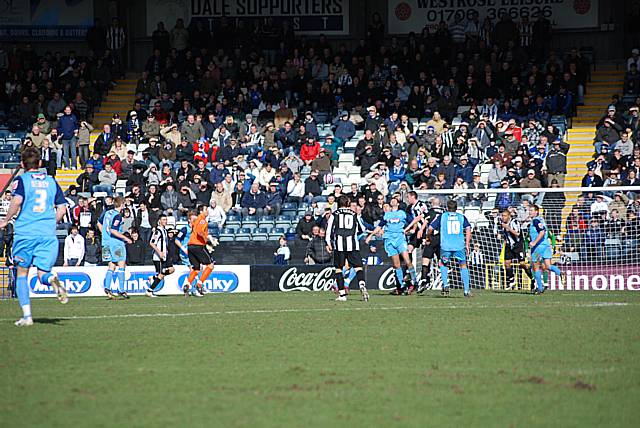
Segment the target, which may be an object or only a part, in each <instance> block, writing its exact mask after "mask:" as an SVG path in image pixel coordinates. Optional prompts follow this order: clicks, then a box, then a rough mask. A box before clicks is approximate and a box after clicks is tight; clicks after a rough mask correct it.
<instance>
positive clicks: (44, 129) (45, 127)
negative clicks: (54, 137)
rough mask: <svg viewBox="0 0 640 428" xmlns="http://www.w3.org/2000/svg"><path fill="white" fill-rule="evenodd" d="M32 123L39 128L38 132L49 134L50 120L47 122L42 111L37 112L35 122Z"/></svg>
mask: <svg viewBox="0 0 640 428" xmlns="http://www.w3.org/2000/svg"><path fill="white" fill-rule="evenodd" d="M34 125H38V128H40V132H41V133H42V134H44V135H49V133H50V132H51V122H49V121H48V120H47V118H46V117H45V115H44V114H42V113H38V116H37V117H36V123H34ZM36 147H37V146H36Z"/></svg>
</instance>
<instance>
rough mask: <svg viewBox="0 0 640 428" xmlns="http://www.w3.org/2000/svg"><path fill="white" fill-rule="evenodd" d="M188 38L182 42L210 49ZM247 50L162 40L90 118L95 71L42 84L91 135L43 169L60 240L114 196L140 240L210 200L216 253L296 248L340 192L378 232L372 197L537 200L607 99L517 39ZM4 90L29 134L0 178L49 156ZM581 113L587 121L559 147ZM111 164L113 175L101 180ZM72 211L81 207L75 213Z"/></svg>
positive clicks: (570, 58)
mask: <svg viewBox="0 0 640 428" xmlns="http://www.w3.org/2000/svg"><path fill="white" fill-rule="evenodd" d="M501 24H504V23H501ZM507 24H509V25H510V24H513V25H514V26H515V25H516V24H515V23H509V22H507ZM507 24H505V25H507ZM273 30H274V31H275V33H276V34H278V32H279V31H285V30H286V31H289V32H290V31H291V29H290V28H288V29H285V30H281V29H277V28H274V29H273ZM171 31H172V32H176V31H178V32H179V31H182V30H181V29H175V28H174V29H173V30H171ZM189 31H196V29H195V28H192V29H189ZM197 31H198V34H197V35H196V34H195V33H194V34H193V35H192V37H191V40H194V38H196V37H205V38H208V37H211V35H210V34H209V35H207V34H201V33H200V32H201V31H202V29H199V30H197ZM205 31H206V30H205ZM265 31H266V30H265ZM514 34H517V32H516V33H514ZM254 36H255V38H254V39H252V40H240V39H239V41H238V45H236V46H224V47H221V48H220V49H217V50H216V51H208V50H207V49H201V46H200V43H196V44H195V45H197V46H198V48H196V47H195V45H194V46H191V47H189V48H187V49H185V50H181V51H178V50H176V49H175V47H174V46H171V45H165V43H166V40H165V38H157V39H154V40H156V41H155V42H154V43H155V45H154V49H153V52H151V53H150V56H149V58H148V61H147V64H146V67H145V71H144V72H142V73H139V74H137V75H136V76H135V77H133V75H131V74H129V75H127V76H126V78H125V79H121V80H117V81H115V82H112V80H111V78H109V79H108V81H107V83H105V82H104V79H102V80H100V81H99V82H98V81H96V80H95V78H94V79H93V80H92V82H94V83H95V85H96V86H100V85H101V86H100V87H101V88H102V90H101V91H98V93H99V96H96V97H95V100H92V102H91V103H84V104H83V103H82V96H80V97H79V98H76V96H77V95H76V93H77V92H78V91H77V90H76V89H78V88H79V87H80V86H81V83H80V81H81V80H82V79H81V78H80V77H78V73H81V72H84V71H83V70H86V69H87V67H88V65H90V67H89V69H90V71H91V72H92V74H93V75H94V76H95V75H96V74H97V70H98V69H100V67H104V61H103V62H100V61H96V63H95V65H94V62H93V59H91V58H80V59H79V60H78V61H73V63H70V64H69V65H68V67H67V68H68V69H69V70H70V71H69V74H71V75H72V76H73V77H74V78H77V79H75V80H71V81H66V80H65V79H62V78H61V79H60V81H56V79H50V80H52V84H53V86H54V88H57V87H62V88H65V89H66V91H64V92H63V93H62V95H63V96H62V100H63V102H61V103H60V105H61V107H62V108H64V105H66V104H67V103H69V104H71V107H72V113H71V114H72V115H74V116H76V117H77V120H79V121H81V120H83V119H90V120H89V122H90V126H92V127H93V131H90V136H89V149H90V153H91V158H90V159H89V160H88V161H86V162H85V165H83V167H84V168H83V169H64V168H57V167H56V166H59V162H58V164H57V165H56V162H55V160H56V159H53V157H55V154H48V155H47V158H49V157H50V156H53V157H51V159H53V160H49V161H48V162H49V166H50V168H48V170H49V171H50V173H52V174H56V178H57V179H58V181H59V182H60V184H61V185H62V187H63V188H64V189H65V190H66V191H67V193H68V197H69V199H70V201H72V209H71V210H70V215H69V219H68V223H69V224H70V223H72V222H75V223H78V222H79V218H78V213H79V212H80V211H82V210H87V211H88V212H90V213H91V226H94V224H95V220H96V219H97V216H98V214H99V212H100V210H101V209H102V208H101V205H102V201H101V200H102V199H103V198H104V197H105V196H107V195H109V196H110V195H112V194H124V195H127V197H128V200H129V201H130V202H129V205H130V207H129V208H130V217H131V219H132V221H131V224H132V225H134V226H137V227H138V228H141V227H143V228H148V227H149V225H152V224H153V218H154V216H155V215H157V214H158V213H159V212H166V213H168V214H170V215H171V220H170V221H171V222H172V224H174V225H175V227H177V228H180V227H183V226H184V225H185V216H184V215H185V213H186V211H187V210H188V209H189V208H191V207H193V206H195V204H196V203H204V204H207V205H208V204H209V201H210V200H212V199H215V200H216V204H217V205H218V206H220V207H222V208H223V210H224V212H225V215H226V219H225V220H223V221H222V223H221V224H220V223H217V224H216V225H215V227H213V225H212V230H214V231H215V234H219V236H220V239H221V240H223V241H248V240H254V241H262V240H273V241H276V240H277V239H278V237H279V236H281V234H283V232H284V235H285V236H287V237H288V238H294V237H295V236H296V234H297V235H298V236H301V234H300V227H301V222H303V221H304V220H303V218H304V215H305V214H306V213H307V212H311V216H312V218H313V221H314V222H315V223H317V224H318V225H320V226H322V225H323V221H324V220H323V217H324V213H325V210H327V209H333V206H334V204H335V202H334V199H333V197H332V196H331V195H334V196H336V195H339V194H340V192H341V191H342V192H344V193H348V192H351V191H353V192H356V193H357V194H358V195H359V196H363V197H364V200H362V201H361V204H362V207H363V217H364V218H365V221H366V222H367V223H368V224H369V225H370V226H373V225H374V224H375V223H377V221H378V220H379V217H380V207H379V206H378V205H377V203H376V202H377V201H376V197H377V195H378V194H381V195H382V196H383V197H384V198H388V197H389V196H390V195H391V194H394V193H396V192H399V193H400V194H401V195H403V198H404V195H406V193H407V191H408V190H410V189H412V188H414V189H421V190H428V189H432V188H435V189H438V188H441V189H457V188H459V189H461V188H467V187H469V186H482V187H486V186H488V187H502V186H509V187H531V188H535V187H547V186H548V185H549V184H550V181H551V179H553V178H560V177H563V178H564V174H565V173H569V174H567V178H566V180H567V183H566V184H567V185H569V184H573V183H574V182H575V177H574V176H573V175H572V173H573V170H574V169H575V168H572V166H574V165H575V162H581V158H579V157H576V156H574V155H573V151H574V149H575V147H574V142H573V141H572V138H573V137H574V136H575V138H576V143H580V141H579V140H578V136H579V135H581V134H578V131H579V130H580V129H581V127H582V126H583V125H582V123H583V122H581V121H582V116H583V115H586V114H588V112H590V111H592V110H591V109H593V108H597V107H596V106H594V105H592V104H591V103H592V101H593V102H595V101H597V99H596V98H592V97H593V96H594V95H595V94H598V93H601V92H602V91H605V90H608V89H609V87H607V86H606V84H607V83H605V82H604V80H607V79H608V78H610V77H611V73H608V74H607V72H605V71H599V72H596V74H594V75H593V77H592V80H593V83H587V80H588V78H589V76H590V75H591V67H590V64H589V61H588V59H587V58H588V57H589V55H590V51H589V49H583V50H582V51H578V50H576V49H573V50H570V51H568V52H566V53H560V52H545V53H544V55H541V56H539V57H538V58H535V57H534V56H533V52H534V50H532V49H530V47H529V48H522V47H519V46H518V43H519V42H518V40H519V39H518V37H517V35H516V36H514V38H513V40H501V41H500V42H496V43H495V44H492V42H491V38H490V37H488V36H487V33H485V32H483V33H482V34H480V33H479V34H478V35H470V36H469V37H468V38H467V42H466V43H464V44H456V43H453V39H452V35H451V33H450V32H449V31H448V30H447V29H446V28H443V29H440V30H438V32H437V33H436V34H430V33H425V34H422V35H414V34H412V35H410V36H409V37H407V38H403V39H402V40H399V39H391V40H389V43H387V45H385V46H377V45H374V44H372V43H371V40H363V41H361V42H360V43H359V44H358V46H356V47H355V48H354V49H351V50H350V49H348V48H347V47H346V46H345V45H342V44H337V43H332V42H329V41H328V40H327V39H326V38H324V37H323V36H320V37H319V38H318V39H316V40H307V39H302V38H295V37H293V35H292V34H286V35H284V34H280V36H282V37H283V40H285V39H286V40H288V41H289V42H287V43H285V47H284V49H283V50H282V51H281V52H279V53H277V54H276V55H275V56H273V55H271V53H272V52H270V51H269V49H266V48H265V46H261V45H262V44H263V43H266V42H265V41H264V40H262V39H261V38H260V32H259V31H256V32H255V33H254ZM285 36H286V37H285ZM476 36H477V37H476ZM169 40H170V38H169ZM534 44H535V41H534ZM545 46H546V44H545ZM261 47H262V48H263V50H262V51H261V50H260V48H261ZM492 53H493V54H496V55H492ZM71 57H72V55H71V54H70V55H69V57H64V58H63V57H61V56H60V57H59V56H52V55H51V54H46V53H45V54H44V55H43V56H41V57H39V56H38V55H36V54H35V53H33V52H32V51H31V52H29V53H28V54H25V53H24V52H21V51H14V52H12V58H19V59H22V60H23V63H22V68H21V69H20V70H19V71H20V73H19V75H20V76H21V77H22V76H28V75H29V74H30V73H29V70H31V69H37V68H41V69H47V67H52V64H53V68H55V67H64V66H65V64H66V63H65V61H67V62H69V61H70V60H69V58H71ZM24 58H28V61H25V60H24ZM499 58H500V59H499ZM76 62H77V64H76ZM83 64H84V65H83ZM65 69H66V68H65ZM598 73H603V74H598ZM111 74H115V71H113V73H111ZM51 75H55V73H53V72H51V73H49V74H48V76H51ZM38 76H39V79H41V81H40V80H38V78H35V79H36V80H37V84H36V85H35V89H34V92H35V93H34V95H33V97H34V100H33V101H29V102H30V103H31V106H32V107H33V108H35V109H37V108H40V109H42V108H43V101H42V100H41V101H40V104H38V101H36V100H37V99H39V95H40V94H39V93H37V92H38V91H37V89H38V84H40V85H42V86H44V87H46V86H47V85H48V80H47V79H46V78H45V77H44V76H45V74H44V73H42V70H41V73H40V74H39V75H38ZM88 80H90V79H88V78H85V79H84V81H85V83H84V84H83V85H84V86H86V85H87V81H88ZM25 83H26V81H25ZM13 88H14V89H13V91H14V94H12V98H11V100H12V102H11V103H9V104H8V106H9V108H5V110H4V111H5V116H4V118H5V123H7V124H9V125H10V126H12V127H14V128H16V127H18V128H21V129H22V131H19V130H18V131H15V132H9V128H8V127H7V128H4V131H3V130H1V129H0V133H2V132H5V133H4V134H2V135H4V141H3V142H0V143H2V144H0V161H4V162H5V163H8V165H9V166H15V165H16V164H17V162H18V161H19V159H18V158H17V155H18V148H19V145H20V143H21V141H22V140H24V142H22V144H31V143H28V141H29V140H32V141H33V143H35V144H36V145H38V144H39V143H40V141H41V139H42V137H38V136H37V135H33V134H31V133H30V135H27V131H30V129H28V128H29V127H30V125H31V123H33V122H35V121H37V120H36V118H35V113H36V110H33V113H34V114H33V115H32V116H31V117H26V116H24V115H22V116H20V112H23V111H26V107H25V106H23V105H21V104H20V101H21V100H20V98H21V97H20V96H19V93H20V91H19V89H20V90H21V86H19V83H18V81H16V82H15V86H13ZM50 92H51V91H50ZM53 92H55V91H53ZM585 92H586V94H587V95H586V96H587V98H585V99H583V97H584V93H585ZM43 95H44V102H45V103H46V102H49V104H51V103H52V102H56V103H58V102H59V100H58V99H57V98H56V97H55V96H53V93H52V94H51V96H49V93H48V92H46V91H45V93H44V94H43ZM49 98H51V99H49ZM74 102H75V103H74ZM78 104H79V105H80V106H83V107H82V108H79V107H78ZM85 104H88V105H87V106H86V108H85ZM581 104H586V106H585V107H584V108H583V107H582V106H580V105H581ZM38 106H39V107H38ZM30 111H31V110H30ZM576 111H577V112H578V113H579V115H580V116H579V118H578V119H577V120H578V121H574V124H573V125H574V128H573V129H571V130H569V134H567V130H568V128H569V127H570V124H571V121H572V118H573V116H575V114H576ZM7 117H8V118H9V119H10V120H6V118H7ZM18 117H19V118H21V120H22V122H19V121H18V119H17V118H18ZM585 117H588V116H585ZM56 118H57V117H56ZM56 118H54V117H47V118H46V121H53V120H54V119H56ZM149 118H153V119H149ZM109 124H110V125H111V127H110V128H107V127H106V125H109ZM58 127H60V125H58ZM574 130H575V131H574ZM48 138H49V139H50V138H51V137H48ZM105 140H106V141H105ZM117 140H119V141H117ZM556 143H558V144H556ZM567 143H569V144H567ZM51 144H53V143H51ZM554 148H556V149H554ZM578 149H579V152H577V153H583V151H582V149H583V147H582V146H579V147H578ZM553 150H556V151H555V152H553ZM550 152H552V153H554V154H555V153H559V155H558V157H559V158H562V157H563V156H567V155H568V156H569V161H568V162H567V164H566V166H568V170H570V171H566V172H565V173H563V172H562V171H555V170H550V169H549V168H550V167H551V168H554V167H555V168H561V169H562V162H560V163H559V164H554V166H552V165H547V156H548V154H549V153H550ZM81 160H82V159H81ZM107 163H109V164H111V165H112V169H113V172H111V171H106V169H107V168H106V167H105V165H106V164H107ZM269 165H271V166H269ZM283 165H286V167H285V166H283ZM529 172H531V174H529ZM296 173H299V179H298V178H294V175H296ZM474 176H477V177H474ZM252 183H255V184H257V189H252V186H251V184H252ZM474 183H476V184H474ZM136 185H137V187H138V189H136ZM352 186H355V188H352ZM151 188H154V189H155V190H154V192H155V193H153V194H151V193H152V191H151ZM82 197H89V198H91V199H89V203H88V204H86V203H85V202H86V201H85V200H84V199H83V202H82V203H83V204H84V205H83V206H82V207H81V209H78V207H79V200H80V198H82ZM94 199H98V200H94ZM142 201H145V202H146V204H147V206H148V207H149V208H150V210H149V212H150V213H151V215H150V217H149V219H148V220H149V222H147V218H146V216H145V218H144V220H143V224H144V226H143V225H142V224H141V223H140V222H139V220H138V218H139V215H138V214H139V209H138V206H139V204H140V203H141V202H142ZM495 204H496V201H495V200H489V201H473V200H470V201H469V208H468V212H469V216H470V217H472V218H473V219H476V220H477V221H479V222H480V224H484V222H485V221H486V218H485V217H484V216H483V215H482V210H486V209H489V207H490V206H491V208H493V205H495ZM211 212H212V213H213V211H211ZM146 236H147V235H146V234H142V238H143V239H144V238H145V237H146Z"/></svg>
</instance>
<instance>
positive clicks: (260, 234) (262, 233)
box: [251, 227, 269, 241]
mask: <svg viewBox="0 0 640 428" xmlns="http://www.w3.org/2000/svg"><path fill="white" fill-rule="evenodd" d="M268 237H269V230H268V229H267V228H266V227H259V228H257V229H256V230H255V231H254V232H253V233H252V234H251V239H252V240H253V241H266V240H267V238H268Z"/></svg>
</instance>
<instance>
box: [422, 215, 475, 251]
mask: <svg viewBox="0 0 640 428" xmlns="http://www.w3.org/2000/svg"><path fill="white" fill-rule="evenodd" d="M470 227H471V224H470V223H469V220H467V218H466V217H465V216H464V215H462V214H460V213H458V212H450V211H447V212H444V213H442V214H440V215H439V216H438V217H436V219H435V220H433V221H432V222H431V228H432V229H433V230H438V231H440V248H441V249H442V250H444V251H461V250H464V249H465V248H466V241H465V231H466V230H467V229H468V228H470Z"/></svg>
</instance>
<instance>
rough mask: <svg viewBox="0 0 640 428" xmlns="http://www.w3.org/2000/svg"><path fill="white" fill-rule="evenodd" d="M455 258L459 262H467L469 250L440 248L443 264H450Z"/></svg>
mask: <svg viewBox="0 0 640 428" xmlns="http://www.w3.org/2000/svg"><path fill="white" fill-rule="evenodd" d="M453 258H455V259H456V261H457V262H458V263H467V252H466V251H465V250H455V251H452V250H442V249H441V250H440V260H442V263H443V264H445V265H446V264H448V263H449V262H450V261H451V259H453Z"/></svg>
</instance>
